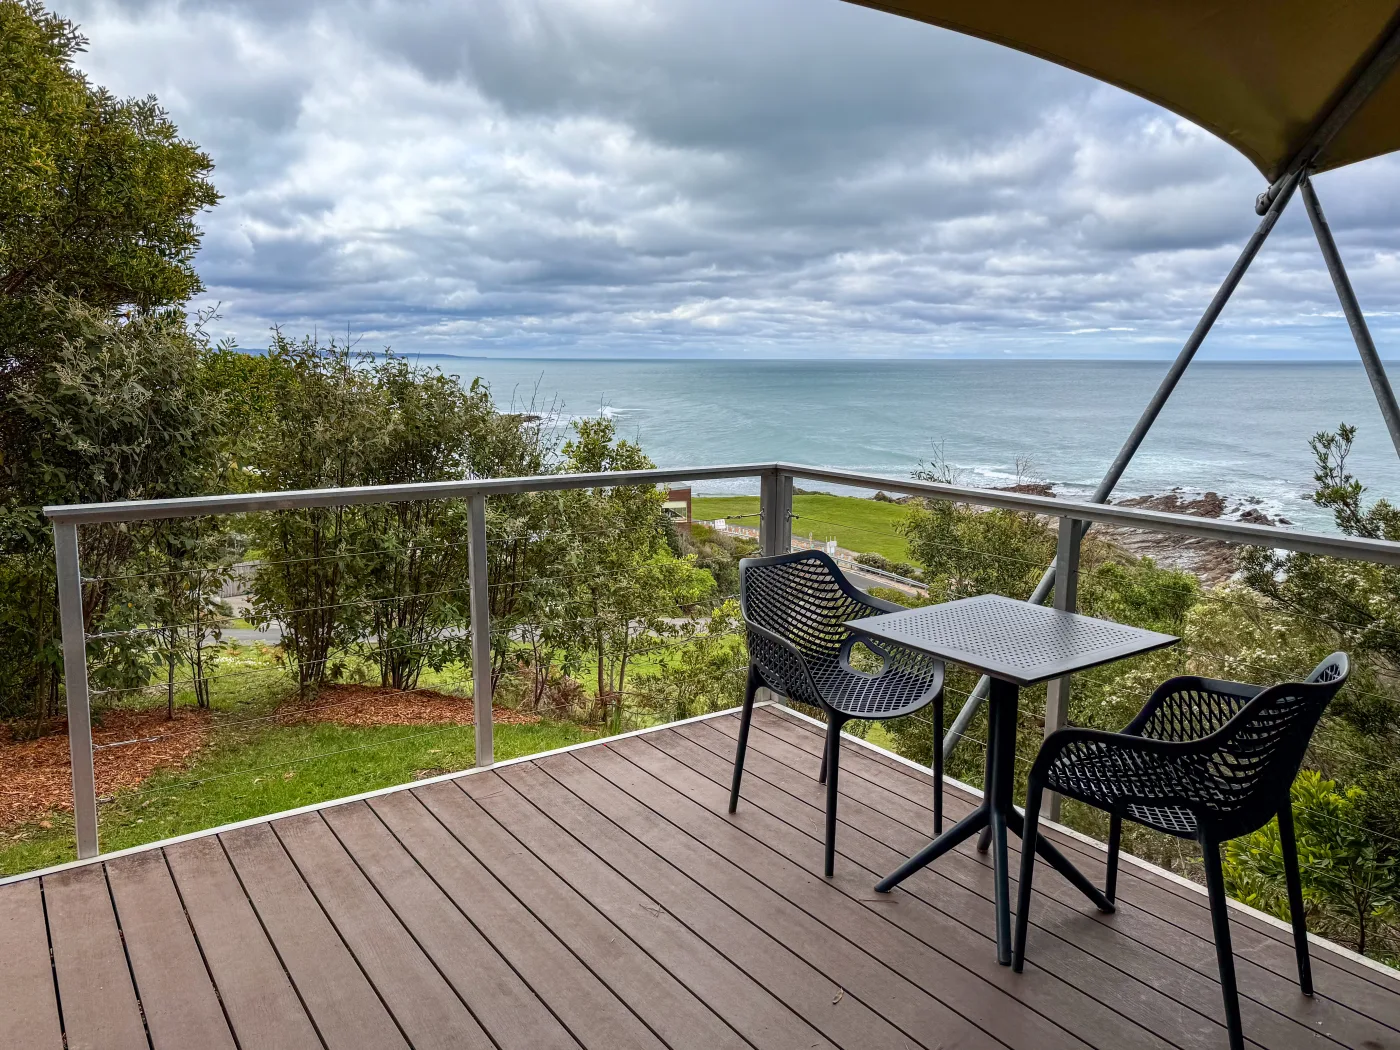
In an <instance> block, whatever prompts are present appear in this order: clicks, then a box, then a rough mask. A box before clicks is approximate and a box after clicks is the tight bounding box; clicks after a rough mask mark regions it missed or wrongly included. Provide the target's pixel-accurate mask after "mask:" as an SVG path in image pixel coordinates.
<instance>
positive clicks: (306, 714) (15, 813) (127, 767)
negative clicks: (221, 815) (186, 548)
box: [0, 685, 540, 827]
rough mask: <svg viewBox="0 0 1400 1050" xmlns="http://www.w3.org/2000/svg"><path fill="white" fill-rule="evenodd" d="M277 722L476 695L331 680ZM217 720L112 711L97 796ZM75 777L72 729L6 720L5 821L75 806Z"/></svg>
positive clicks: (382, 722)
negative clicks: (16, 733)
mask: <svg viewBox="0 0 1400 1050" xmlns="http://www.w3.org/2000/svg"><path fill="white" fill-rule="evenodd" d="M493 718H494V720H495V722H496V723H497V724H509V725H527V724H530V723H534V722H538V721H539V720H540V716H539V715H532V714H526V713H524V712H521V711H516V710H514V709H513V708H508V707H497V708H496V709H495V712H494V714H493ZM271 722H272V723H273V724H276V723H281V724H284V725H291V724H298V723H300V724H306V723H311V722H332V723H335V724H338V725H345V726H357V727H373V726H404V725H444V724H445V725H462V726H469V725H472V724H474V722H475V719H474V717H473V711H472V701H471V698H470V697H461V696H451V695H449V694H447V693H440V692H437V691H436V690H433V689H418V690H415V691H413V692H410V693H406V692H402V691H400V690H397V689H393V688H389V687H382V686H362V685H332V686H326V687H325V688H323V689H322V690H321V691H320V693H319V694H318V695H317V696H316V697H315V699H313V700H310V701H299V700H292V701H289V702H288V703H286V704H284V705H283V706H282V707H281V708H280V709H279V710H278V712H277V717H276V718H275V719H272V720H271ZM216 726H217V722H215V721H213V720H212V719H211V718H210V713H209V712H208V711H201V710H199V709H197V708H190V707H180V708H176V710H175V718H174V720H173V721H167V720H166V717H165V710H164V709H163V708H157V709H154V710H149V711H108V712H106V713H104V714H103V716H102V724H101V726H95V727H94V728H93V733H92V739H93V743H94V744H95V745H98V746H99V747H100V746H101V745H103V744H115V743H120V742H123V741H131V743H128V744H124V745H123V746H121V747H108V748H104V749H102V750H99V751H97V752H96V753H95V754H94V755H93V767H94V771H95V773H96V777H97V794H98V797H105V796H109V795H111V794H113V793H114V792H115V791H117V790H118V789H120V788H132V787H138V786H139V785H140V784H141V783H142V782H143V781H145V780H146V779H147V778H148V777H149V776H150V775H151V774H152V773H154V772H155V771H156V770H157V769H160V768H167V769H169V768H179V767H181V766H183V765H185V763H186V762H188V761H189V759H190V757H191V756H192V755H193V754H194V753H195V752H196V751H198V750H199V749H200V748H201V747H203V746H204V744H205V742H206V741H207V740H208V737H209V731H210V730H211V729H213V728H215V727H216ZM72 808H73V781H72V773H71V772H70V771H69V768H68V734H67V732H66V731H65V730H64V727H63V726H62V725H60V726H59V727H58V728H57V731H55V732H51V733H49V734H47V735H46V736H42V737H40V738H39V739H37V740H18V741H17V740H12V739H11V738H10V736H9V734H8V732H7V730H6V729H5V727H4V726H3V725H0V827H5V826H8V825H12V824H18V823H23V822H26V821H30V820H34V819H36V818H38V817H42V816H43V815H44V814H45V813H48V812H51V811H52V810H55V809H62V810H70V811H71V810H72Z"/></svg>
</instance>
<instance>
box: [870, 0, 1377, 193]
mask: <svg viewBox="0 0 1400 1050" xmlns="http://www.w3.org/2000/svg"><path fill="white" fill-rule="evenodd" d="M851 2H853V3H859V4H862V5H863V6H865V7H873V8H878V9H880V10H883V11H889V12H891V13H893V14H898V15H903V16H905V17H907V18H913V19H917V20H919V21H922V22H929V23H931V24H933V25H937V26H943V27H945V28H947V29H953V30H956V31H957V32H959V33H967V34H968V35H970V36H977V37H981V38H983V39H984V40H990V41H993V42H994V43H998V44H1004V45H1006V46H1007V47H1011V48H1015V49H1016V50H1018V51H1025V52H1027V53H1028V54H1032V55H1036V56H1038V57H1040V58H1044V59H1047V60H1049V61H1051V62H1055V63H1058V64H1059V65H1062V66H1067V67H1069V68H1070V69H1075V70H1078V71H1079V72H1081V73H1087V74H1088V75H1089V76H1091V77H1095V78H1097V79H1099V80H1103V81H1105V82H1107V83H1109V84H1114V85H1117V86H1118V87H1121V88H1123V89H1125V90H1127V91H1131V92H1133V93H1134V94H1137V95H1141V96H1142V97H1143V98H1146V99H1150V100H1151V101H1153V102H1156V103H1158V104H1159V105H1162V106H1165V107H1166V108H1167V109H1169V110H1172V111H1173V112H1175V113H1179V114H1180V115H1181V116H1183V117H1185V118H1186V119H1188V120H1190V121H1193V122H1194V123H1196V124H1199V125H1200V126H1201V127H1203V128H1205V129H1207V130H1208V131H1211V132H1213V133H1214V134H1216V135H1218V136H1220V138H1222V139H1224V140H1225V141H1226V142H1228V143H1229V144H1230V145H1232V146H1234V147H1235V148H1236V149H1237V150H1239V151H1240V152H1241V153H1243V154H1244V155H1245V156H1246V157H1248V158H1249V159H1250V160H1251V161H1252V162H1253V163H1254V165H1255V166H1256V167H1257V168H1258V169H1259V170H1260V171H1261V172H1263V174H1264V176H1265V177H1266V178H1268V179H1269V180H1270V181H1273V180H1275V179H1277V178H1278V177H1279V176H1281V175H1283V174H1285V173H1286V172H1287V171H1288V170H1289V168H1290V167H1291V166H1292V163H1293V162H1294V161H1295V160H1300V159H1301V160H1306V159H1307V157H1306V156H1305V155H1304V154H1305V152H1307V153H1312V152H1314V150H1315V148H1316V144H1317V140H1318V139H1319V138H1324V139H1325V138H1327V137H1328V135H1327V131H1330V130H1331V128H1327V129H1324V128H1323V125H1324V124H1325V123H1328V118H1329V116H1330V115H1332V114H1333V113H1334V111H1337V112H1336V115H1335V117H1333V123H1336V122H1341V123H1342V126H1341V128H1340V130H1337V131H1336V133H1335V135H1333V136H1331V139H1330V142H1329V143H1327V144H1326V145H1324V146H1323V147H1322V149H1321V150H1320V152H1316V153H1315V156H1313V158H1312V159H1313V164H1312V169H1313V170H1314V171H1325V170H1327V169H1328V168H1337V167H1341V166H1342V165H1344V164H1352V163H1355V162H1356V161H1359V160H1366V159H1367V158H1368V157H1375V156H1379V155H1380V154H1382V153H1389V152H1390V151H1391V150H1394V149H1400V73H1397V72H1396V67H1395V64H1394V62H1393V58H1394V52H1395V50H1396V49H1395V47H1394V46H1393V45H1394V40H1395V35H1396V34H1395V30H1396V28H1397V26H1400V17H1397V13H1400V2H1397V0H851ZM1368 70H1369V73H1368ZM1372 79H1376V80H1378V81H1379V83H1378V84H1372V83H1364V81H1367V80H1372ZM1364 89H1372V90H1370V91H1369V94H1367V93H1366V91H1365V90H1364ZM1357 95H1365V98H1364V101H1362V102H1361V104H1360V106H1359V107H1358V108H1356V109H1355V111H1354V112H1350V110H1351V108H1352V107H1351V105H1350V103H1352V102H1354V101H1355V99H1356V96H1357ZM1349 96H1350V97H1349ZM1339 103H1340V104H1341V105H1340V107H1339ZM1319 133H1321V134H1319Z"/></svg>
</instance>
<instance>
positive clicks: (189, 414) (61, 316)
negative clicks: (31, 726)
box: [0, 0, 224, 726]
mask: <svg viewBox="0 0 1400 1050" xmlns="http://www.w3.org/2000/svg"><path fill="white" fill-rule="evenodd" d="M83 46H84V41H83V38H82V37H81V36H80V35H79V33H78V32H77V29H76V28H75V27H74V26H73V24H72V23H71V22H69V21H67V20H65V19H62V18H60V17H58V16H57V15H53V14H51V13H49V12H47V11H46V10H45V9H44V8H43V6H42V5H40V4H39V3H36V2H19V0H0V584H3V586H0V712H3V713H5V714H8V715H14V714H17V713H20V712H21V711H25V712H27V713H30V714H32V715H34V716H35V718H36V722H35V725H36V726H37V725H39V724H41V722H42V719H43V717H44V716H46V715H50V714H53V713H56V712H57V709H58V702H59V682H60V680H61V677H62V675H61V668H62V662H61V655H60V651H59V644H58V628H57V613H56V598H55V594H54V579H53V549H52V542H51V536H50V532H49V529H48V528H47V525H46V523H45V522H44V521H43V519H42V515H41V514H40V508H41V507H43V506H44V505H45V504H51V503H73V502H96V501H103V500H118V499H131V498H150V497H159V496H176V495H179V496H189V495H197V494H200V493H203V492H206V491H208V488H207V486H209V485H210V484H212V483H214V479H215V478H218V477H222V476H224V472H223V469H222V464H221V463H220V453H221V450H222V433H221V422H220V420H221V412H220V408H219V404H218V400H219V399H218V398H217V397H216V396H213V395H212V394H211V392H210V391H209V390H208V389H207V388H206V387H205V386H204V385H203V384H202V383H201V382H200V368H201V362H202V360H203V358H204V357H205V356H206V355H207V354H208V353H209V352H210V348H209V347H208V345H207V342H206V341H205V339H204V337H203V332H202V330H201V326H200V324H199V323H198V322H197V323H196V324H195V325H194V327H193V329H192V330H186V325H185V318H184V316H183V313H182V312H180V311H179V310H178V309H175V310H173V312H172V311H170V310H169V309H168V308H176V307H179V306H180V305H181V304H183V303H184V302H185V301H187V300H188V299H189V297H190V296H191V295H193V294H194V293H195V292H197V291H199V290H200V284H199V279H198V277H197V276H196V275H195V272H194V268H193V259H194V254H195V251H196V249H197V248H198V247H199V237H200V231H199V228H198V226H197V224H196V222H195V217H196V215H197V214H198V213H199V211H200V210H201V209H203V208H206V207H210V206H212V205H213V204H214V203H215V202H216V201H217V200H218V194H217V193H216V192H215V190H214V188H213V186H212V185H211V184H210V182H209V178H208V176H209V173H210V171H211V169H212V164H211V162H210V160H209V158H208V157H207V156H206V155H205V154H203V153H201V152H200V151H199V150H198V149H197V148H196V147H195V146H194V145H192V144H191V143H189V142H187V141H185V140H182V139H181V138H180V137H179V135H178V133H177V131H176V129H175V126H174V125H173V124H172V123H171V122H170V120H169V118H168V117H167V116H166V115H165V113H164V112H163V111H162V110H161V108H160V106H159V105H158V104H157V103H156V101H155V99H153V98H147V99H139V100H132V99H128V100H120V99H117V98H115V97H113V96H112V95H111V94H110V93H109V92H107V91H105V90H103V89H101V88H98V87H94V86H92V85H91V84H89V83H88V81H87V79H86V78H85V77H84V76H83V75H82V73H80V72H79V71H78V70H77V69H76V68H75V67H74V64H73V60H74V57H75V55H76V54H77V53H78V52H80V51H81V50H82V48H83ZM80 539H81V541H82V548H81V557H82V561H83V569H84V574H85V575H86V576H88V577H90V578H92V577H95V578H97V579H95V580H93V581H92V582H89V583H88V584H87V585H86V586H85V587H84V609H83V612H84V622H85V625H86V626H87V628H88V629H89V631H91V630H92V629H93V628H94V626H95V625H96V624H98V623H101V624H102V626H103V628H104V629H105V630H106V631H107V632H111V631H115V630H124V629H125V627H126V626H129V625H130V623H132V622H134V621H135V618H137V617H139V615H141V614H143V613H144V612H148V611H149V599H150V595H149V594H148V593H147V592H146V589H144V588H142V587H140V586H137V585H135V584H131V585H123V586H122V587H117V586H115V585H114V582H115V581H112V580H110V579H106V578H107V577H111V576H113V575H119V574H120V569H121V567H122V566H123V565H125V564H126V562H127V560H128V559H130V558H131V557H133V556H134V555H135V553H136V552H137V551H138V550H139V549H140V548H141V545H142V543H143V542H144V540H143V538H142V536H141V535H140V530H138V529H132V528H125V527H118V526H103V527H100V528H88V529H83V530H80ZM129 582H130V581H128V583H129ZM118 596H120V600H118ZM95 656H96V661H95V664H94V668H93V675H94V684H95V685H96V686H98V687H99V688H104V687H115V686H116V685H117V684H120V683H129V682H130V681H131V680H133V679H134V678H139V677H140V672H139V668H140V667H141V666H142V664H143V661H145V660H147V658H148V656H149V654H148V653H146V651H145V646H144V645H142V644H140V643H138V642H137V641H136V640H135V636H127V637H126V638H125V640H122V639H119V638H116V639H112V640H111V641H110V642H109V644H107V645H105V646H103V647H102V649H101V651H99V652H97V653H96V654H95Z"/></svg>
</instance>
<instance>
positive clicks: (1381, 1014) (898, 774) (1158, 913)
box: [755, 708, 1400, 1031]
mask: <svg viewBox="0 0 1400 1050" xmlns="http://www.w3.org/2000/svg"><path fill="white" fill-rule="evenodd" d="M763 712H764V717H763V718H761V719H760V718H759V717H758V715H759V712H758V711H755V724H756V725H761V727H762V728H763V729H764V730H766V731H770V732H772V733H773V734H774V735H776V736H779V737H780V738H782V739H785V740H789V741H792V742H799V746H801V747H803V748H804V749H811V750H810V752H809V753H811V754H813V755H816V756H820V748H821V746H822V745H821V737H820V736H819V735H818V734H817V733H816V732H815V729H814V728H813V727H812V726H809V725H807V724H806V723H804V722H800V721H798V720H797V719H795V718H792V717H790V716H787V715H780V714H777V713H775V712H774V711H773V710H772V709H771V708H765V709H763ZM813 741H815V743H814V742H813ZM855 747H856V748H858V749H859V752H860V753H861V755H862V757H868V758H869V759H870V761H869V762H868V763H863V764H861V765H860V766H859V767H853V770H852V772H853V776H861V777H865V778H868V779H870V780H871V781H872V782H875V783H878V784H880V785H881V786H884V787H886V788H888V789H889V790H892V791H893V792H895V793H896V794H901V795H903V797H905V798H906V799H908V800H910V801H912V802H913V803H914V804H915V805H919V806H921V807H922V806H927V807H928V814H929V815H928V818H927V819H928V822H929V826H930V827H931V826H932V812H933V811H932V805H931V803H932V799H931V794H930V789H929V782H928V781H927V780H926V779H922V780H921V779H919V778H920V774H919V773H918V771H916V770H912V769H909V768H908V767H905V766H903V765H902V764H901V763H899V762H897V761H895V760H894V759H893V758H890V757H889V756H885V755H881V754H879V753H878V752H876V751H872V750H871V749H869V748H865V747H861V746H860V745H858V744H857V745H855ZM842 754H843V756H844V754H845V751H844V750H843V751H842ZM817 761H820V758H819V757H818V758H817ZM921 788H922V790H921ZM925 799H927V801H925ZM959 802H962V804H963V805H966V806H968V807H969V808H970V807H971V805H972V804H974V803H972V802H968V801H963V800H962V799H961V792H958V791H955V790H950V791H949V792H947V793H946V794H945V805H946V806H947V807H948V813H953V814H956V813H957V812H959ZM945 815H946V814H945ZM954 819H956V817H955V818H954ZM1046 835H1047V837H1049V838H1050V839H1051V840H1052V841H1053V842H1054V843H1055V845H1056V846H1058V847H1059V848H1060V850H1061V851H1062V852H1063V853H1064V854H1065V855H1066V856H1068V857H1069V858H1070V860H1072V861H1073V862H1074V863H1075V865H1076V866H1077V867H1079V869H1080V870H1081V871H1083V872H1084V874H1085V875H1086V876H1088V877H1089V879H1090V880H1092V881H1095V882H1098V883H1100V884H1102V881H1103V876H1104V867H1105V860H1106V854H1105V853H1104V852H1103V851H1101V850H1099V849H1097V848H1096V847H1094V846H1089V845H1087V844H1085V843H1083V842H1080V841H1079V840H1077V839H1075V838H1073V837H1072V836H1069V835H1064V834H1062V833H1060V832H1057V831H1054V830H1053V829H1046ZM1118 896H1119V897H1121V898H1123V899H1124V900H1127V901H1130V902H1132V904H1133V906H1134V907H1136V908H1138V909H1139V910H1140V911H1143V912H1145V913H1148V914H1151V915H1153V916H1155V917H1157V918H1159V919H1161V920H1163V921H1165V922H1168V923H1171V924H1172V925H1174V926H1178V927H1180V928H1181V929H1183V930H1186V931H1188V932H1190V933H1192V934H1194V935H1195V936H1196V937H1198V938H1199V939H1200V940H1201V941H1203V942H1204V943H1205V944H1207V945H1211V946H1213V945H1214V939H1213V935H1212V933H1211V925H1210V909H1209V906H1208V903H1207V901H1206V897H1205V895H1204V894H1203V893H1195V892H1194V891H1192V890H1191V889H1189V888H1187V887H1184V886H1179V885H1177V884H1176V883H1174V882H1172V881H1171V880H1170V879H1166V878H1163V877H1161V876H1158V875H1155V874H1153V873H1151V872H1148V871H1145V870H1144V869H1142V868H1139V867H1137V866H1136V865H1134V864H1130V863H1125V864H1122V865H1120V866H1119V869H1118ZM1230 923H1231V932H1232V934H1233V941H1234V948H1235V956H1236V959H1237V960H1249V961H1251V962H1253V963H1255V964H1256V965H1258V966H1260V967H1262V968H1264V969H1267V970H1269V971H1271V972H1273V973H1274V974H1276V975H1277V976H1279V977H1282V978H1284V979H1285V980H1287V981H1290V982H1294V981H1296V979H1297V969H1296V963H1295V961H1294V956H1293V943H1292V940H1291V935H1290V934H1289V933H1288V932H1287V931H1286V930H1278V929H1275V928H1274V927H1272V926H1270V925H1269V924H1267V923H1265V922H1263V921H1262V920H1260V919H1256V918H1254V917H1253V916H1251V915H1248V914H1247V913H1244V912H1241V911H1238V910H1232V911H1231V913H1230ZM1210 950H1211V952H1212V953H1213V952H1214V948H1213V947H1211V949H1210ZM1211 957H1212V958H1214V956H1213V954H1212V956H1211ZM1312 963H1313V983H1314V985H1315V986H1317V989H1318V992H1319V994H1332V995H1334V996H1335V997H1338V998H1340V999H1341V1000H1343V1001H1345V1002H1347V1003H1350V1004H1351V1005H1352V1006H1353V1007H1354V1008H1356V1009H1358V1010H1360V1011H1361V1012H1363V1013H1367V1015H1368V1016H1370V1017H1372V1018H1373V1019H1374V1020H1377V1021H1380V1022H1381V1023H1383V1024H1386V1025H1387V1026H1389V1027H1391V1028H1395V1029H1396V1030H1398V1031H1400V994H1397V993H1400V982H1392V983H1391V984H1387V983H1386V982H1388V981H1389V980H1390V979H1389V978H1388V976H1387V975H1385V974H1381V973H1375V972H1373V971H1370V970H1368V969H1367V968H1366V967H1363V966H1361V965H1360V964H1358V963H1354V962H1352V961H1351V960H1349V959H1346V958H1345V957H1344V956H1341V955H1338V954H1337V953H1335V952H1331V951H1328V950H1327V949H1326V948H1323V947H1318V946H1314V949H1313V952H1312ZM1368 985H1369V986H1370V987H1369V988H1368V987H1367V986H1368ZM1295 987H1296V985H1295ZM1377 993H1382V994H1377ZM1363 1004H1373V1006H1374V1009H1375V1011H1376V1012H1372V1011H1371V1010H1369V1009H1366V1008H1365V1006H1364V1005H1363Z"/></svg>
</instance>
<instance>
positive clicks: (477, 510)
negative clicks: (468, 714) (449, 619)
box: [467, 495, 496, 766]
mask: <svg viewBox="0 0 1400 1050" xmlns="http://www.w3.org/2000/svg"><path fill="white" fill-rule="evenodd" d="M486 566H487V562H486V497H485V496H482V495H473V496H469V497H468V498H467V586H468V588H469V590H470V592H471V642H472V707H473V712H474V718H475V720H476V764H477V765H478V766H490V765H494V764H495V761H496V755H495V744H494V742H493V740H492V724H491V718H492V714H491V588H490V581H489V580H488V578H487V567H486Z"/></svg>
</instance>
